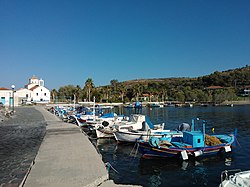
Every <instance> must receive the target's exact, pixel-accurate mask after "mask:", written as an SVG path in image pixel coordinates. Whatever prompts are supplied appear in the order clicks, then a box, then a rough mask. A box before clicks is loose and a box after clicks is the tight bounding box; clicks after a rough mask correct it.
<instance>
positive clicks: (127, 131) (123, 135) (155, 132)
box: [114, 115, 183, 142]
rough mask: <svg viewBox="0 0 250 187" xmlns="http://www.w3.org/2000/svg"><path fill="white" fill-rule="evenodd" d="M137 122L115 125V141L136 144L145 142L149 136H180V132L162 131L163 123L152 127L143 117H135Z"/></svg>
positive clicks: (147, 119)
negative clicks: (140, 140) (138, 141)
mask: <svg viewBox="0 0 250 187" xmlns="http://www.w3.org/2000/svg"><path fill="white" fill-rule="evenodd" d="M136 117H137V122H136V123H135V124H133V123H130V124H129V123H128V122H127V123H125V124H123V125H122V124H119V125H115V129H116V131H115V132H114V136H115V139H116V140H117V141H118V142H136V141H137V140H138V139H142V140H144V141H147V140H148V139H149V138H150V137H151V136H154V137H162V136H182V134H183V133H182V132H180V131H171V130H164V123H163V124H158V125H153V124H152V122H151V121H150V120H149V118H148V117H147V116H145V115H137V116H136Z"/></svg>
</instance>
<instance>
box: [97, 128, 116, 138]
mask: <svg viewBox="0 0 250 187" xmlns="http://www.w3.org/2000/svg"><path fill="white" fill-rule="evenodd" d="M96 136H97V138H114V133H113V131H112V130H111V129H105V128H104V129H96Z"/></svg>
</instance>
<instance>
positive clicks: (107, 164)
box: [105, 162, 119, 174]
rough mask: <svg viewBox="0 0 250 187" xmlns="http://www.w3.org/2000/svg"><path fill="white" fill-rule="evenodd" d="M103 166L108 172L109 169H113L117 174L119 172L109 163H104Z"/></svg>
mask: <svg viewBox="0 0 250 187" xmlns="http://www.w3.org/2000/svg"><path fill="white" fill-rule="evenodd" d="M105 166H106V167H107V170H108V172H109V171H110V168H111V169H113V170H114V171H115V172H116V173H118V174H119V172H118V171H117V170H116V169H115V168H114V167H113V166H112V165H111V164H110V163H109V162H106V163H105Z"/></svg>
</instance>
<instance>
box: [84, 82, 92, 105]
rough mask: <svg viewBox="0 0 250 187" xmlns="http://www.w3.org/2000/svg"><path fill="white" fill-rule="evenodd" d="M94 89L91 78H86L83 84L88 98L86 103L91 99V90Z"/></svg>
mask: <svg viewBox="0 0 250 187" xmlns="http://www.w3.org/2000/svg"><path fill="white" fill-rule="evenodd" d="M93 88H94V83H93V80H92V79H91V78H88V79H87V80H86V82H85V86H84V89H86V90H87V97H88V101H90V97H91V90H92V89H93Z"/></svg>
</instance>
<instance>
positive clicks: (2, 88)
mask: <svg viewBox="0 0 250 187" xmlns="http://www.w3.org/2000/svg"><path fill="white" fill-rule="evenodd" d="M0 90H10V89H8V88H4V87H1V88H0Z"/></svg>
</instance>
